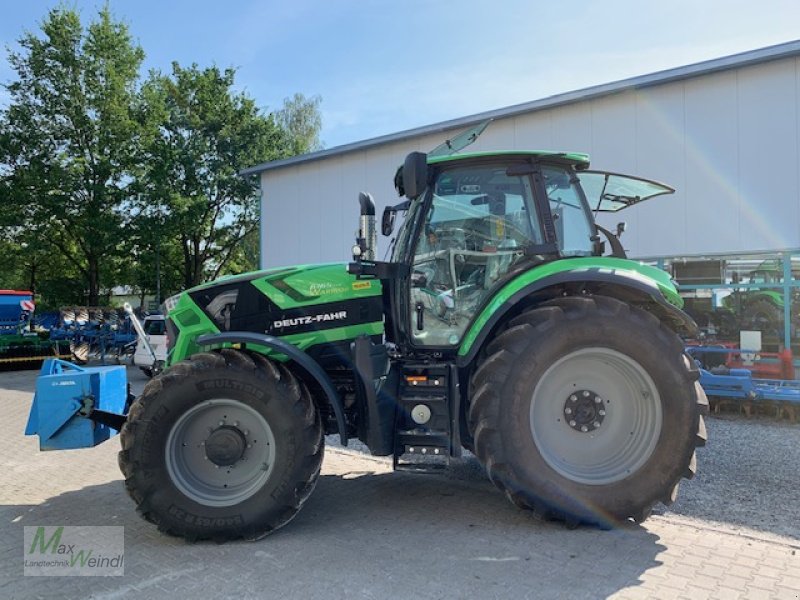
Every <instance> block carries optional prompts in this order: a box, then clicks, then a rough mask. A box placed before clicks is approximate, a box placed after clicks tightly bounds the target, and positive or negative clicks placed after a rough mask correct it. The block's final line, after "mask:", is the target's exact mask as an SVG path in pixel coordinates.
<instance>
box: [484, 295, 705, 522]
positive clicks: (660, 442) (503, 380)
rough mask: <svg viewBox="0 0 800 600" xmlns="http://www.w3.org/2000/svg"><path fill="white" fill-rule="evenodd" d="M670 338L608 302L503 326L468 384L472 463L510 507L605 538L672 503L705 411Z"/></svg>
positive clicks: (580, 304)
mask: <svg viewBox="0 0 800 600" xmlns="http://www.w3.org/2000/svg"><path fill="white" fill-rule="evenodd" d="M698 377H699V373H698V371H697V368H696V367H695V366H694V364H693V363H692V362H691V361H690V360H689V359H688V358H687V357H686V355H685V354H684V352H683V345H682V343H681V341H680V339H679V338H678V337H677V336H676V335H675V334H674V333H673V332H672V331H670V330H669V329H667V328H665V327H664V326H663V325H661V323H660V322H659V321H658V319H657V318H656V317H654V316H653V315H651V314H649V313H647V312H645V311H643V310H640V309H638V308H634V307H631V306H629V305H627V304H625V303H623V302H620V301H618V300H615V299H612V298H607V297H599V296H596V297H566V298H559V299H557V300H552V301H550V302H548V303H546V304H543V305H539V306H537V307H536V308H533V309H531V310H529V311H527V312H524V313H522V314H521V315H519V316H518V317H516V318H515V319H513V320H512V321H511V322H510V323H509V324H508V327H507V328H506V329H505V330H504V331H503V332H502V333H500V334H499V335H498V336H497V337H496V338H495V339H494V340H493V341H492V342H491V343H490V344H489V346H488V347H487V351H486V353H485V355H484V358H483V360H482V362H481V363H480V364H479V365H478V367H477V369H476V371H475V373H474V375H473V379H472V389H473V390H474V395H473V398H472V399H471V405H470V413H469V417H470V425H471V428H472V430H473V434H474V438H475V453H476V454H477V456H478V458H479V460H480V461H481V462H482V463H483V465H484V466H485V468H486V470H487V472H488V474H489V477H490V479H491V480H492V481H493V482H494V483H495V485H497V486H498V487H499V488H500V489H501V490H503V491H504V492H505V493H506V495H507V496H508V497H509V499H511V500H512V501H513V502H514V503H515V504H517V505H518V506H521V507H525V508H530V509H533V510H534V511H536V512H538V513H540V515H541V516H543V517H549V518H557V519H562V520H564V521H566V522H567V523H568V524H578V523H591V524H597V525H600V526H602V527H610V526H613V525H614V524H616V523H619V522H621V521H624V520H626V519H628V518H632V519H634V520H635V521H637V522H641V521H643V520H644V519H646V518H647V517H648V516H649V514H650V511H651V509H652V507H653V506H654V505H655V504H656V503H657V502H659V501H661V502H664V503H665V504H670V503H672V502H673V501H674V499H675V495H676V493H677V489H678V483H679V481H680V480H681V478H682V477H687V478H691V477H692V476H693V475H694V471H695V452H694V451H695V447H696V446H700V445H703V444H704V443H705V437H706V436H705V425H704V423H703V418H702V416H701V414H700V413H701V412H702V411H703V410H706V409H707V406H708V402H707V400H706V397H705V394H704V393H703V390H702V388H701V387H700V386H699V384H698V383H697V379H698Z"/></svg>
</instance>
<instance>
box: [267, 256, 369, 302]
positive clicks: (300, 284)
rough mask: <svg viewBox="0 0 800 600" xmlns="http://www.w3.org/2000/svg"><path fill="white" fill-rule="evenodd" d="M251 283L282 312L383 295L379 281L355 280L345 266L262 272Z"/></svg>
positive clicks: (303, 266) (321, 266) (344, 264)
mask: <svg viewBox="0 0 800 600" xmlns="http://www.w3.org/2000/svg"><path fill="white" fill-rule="evenodd" d="M251 283H252V284H253V285H254V286H255V287H256V288H257V289H258V290H259V291H260V292H261V293H263V294H264V295H265V296H267V297H268V298H269V299H270V300H272V301H273V302H274V303H275V304H277V305H278V306H279V307H280V308H283V309H288V308H297V307H302V306H314V305H318V304H327V303H329V302H342V301H345V300H354V299H357V298H369V297H372V296H380V295H381V292H382V288H381V282H380V280H378V279H369V280H367V279H362V280H357V279H356V277H355V275H351V274H350V273H348V272H347V264H346V263H329V264H322V265H301V266H298V267H292V268H291V269H277V270H276V271H262V272H260V273H258V274H257V276H256V277H254V278H253V279H252V280H251Z"/></svg>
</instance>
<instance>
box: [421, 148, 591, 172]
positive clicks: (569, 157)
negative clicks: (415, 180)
mask: <svg viewBox="0 0 800 600" xmlns="http://www.w3.org/2000/svg"><path fill="white" fill-rule="evenodd" d="M495 156H497V157H502V158H510V157H519V158H549V159H552V160H557V161H559V162H566V163H569V164H571V165H574V166H575V168H577V169H586V168H587V167H588V166H589V155H588V154H584V153H582V152H555V151H552V150H503V151H499V152H498V151H494V152H464V153H462V154H450V155H442V156H428V164H429V165H438V164H442V163H447V162H452V161H458V160H469V159H471V158H492V157H495Z"/></svg>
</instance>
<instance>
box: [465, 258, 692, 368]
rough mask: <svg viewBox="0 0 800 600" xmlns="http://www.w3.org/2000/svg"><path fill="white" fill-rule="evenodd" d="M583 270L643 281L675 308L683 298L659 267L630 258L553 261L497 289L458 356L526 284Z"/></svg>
mask: <svg viewBox="0 0 800 600" xmlns="http://www.w3.org/2000/svg"><path fill="white" fill-rule="evenodd" d="M586 271H594V272H598V271H599V272H601V273H604V274H608V275H611V276H613V277H615V278H619V280H620V282H621V283H624V281H625V280H626V279H627V280H632V281H636V282H637V283H640V284H641V283H644V284H645V285H647V286H649V287H652V288H653V291H654V292H660V293H661V295H663V296H664V298H665V299H666V300H667V302H669V303H670V304H672V305H674V306H676V307H678V308H681V307H682V306H683V299H682V298H681V297H680V295H679V294H678V291H677V289H676V288H675V285H674V284H673V282H672V280H671V279H670V276H669V274H668V273H666V272H665V271H662V270H661V269H657V268H655V267H651V266H648V265H643V264H641V263H638V262H635V261H632V260H626V259H623V258H612V257H605V256H591V257H585V258H583V257H582V258H566V259H562V260H556V261H553V262H550V263H547V264H544V265H542V266H540V267H537V268H535V269H531V270H530V271H527V272H525V273H522V274H521V275H519V276H518V277H516V278H515V279H513V280H512V281H510V282H508V283H507V284H506V285H505V286H504V287H502V288H501V289H500V290H499V291H497V292H496V293H495V294H494V296H493V298H492V300H491V301H490V302H489V304H487V305H486V306H485V307H484V309H483V310H482V311H481V313H480V315H478V318H477V319H475V321H474V322H473V323H472V326H471V327H470V328H469V330H468V331H467V334H466V335H465V336H464V338H463V340H462V343H461V347H460V348H459V350H458V354H459V356H465V355H466V354H468V353H469V351H470V349H471V347H472V345H473V344H474V343H475V340H476V339H477V338H478V336H479V335H480V333H481V331H482V330H483V328H484V327H485V326H486V324H487V323H488V322H489V321H490V319H491V318H492V316H493V315H494V314H495V312H496V311H497V310H499V309H500V308H501V307H502V306H503V304H505V303H506V302H507V301H508V300H509V299H510V298H511V297H512V296H513V295H514V294H516V293H517V292H519V291H520V290H522V289H523V288H525V287H527V286H528V285H530V284H533V283H535V282H537V281H540V280H543V279H545V278H547V277H550V276H553V275H558V274H561V273H570V274H575V275H576V279H577V280H580V279H581V272H586Z"/></svg>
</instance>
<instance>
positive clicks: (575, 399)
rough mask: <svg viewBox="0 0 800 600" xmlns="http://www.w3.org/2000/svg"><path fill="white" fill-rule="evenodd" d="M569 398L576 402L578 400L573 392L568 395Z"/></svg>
mask: <svg viewBox="0 0 800 600" xmlns="http://www.w3.org/2000/svg"><path fill="white" fill-rule="evenodd" d="M569 400H570V402H577V401H578V397H577V396H576V395H575V394H572V396H570V397H569Z"/></svg>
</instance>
